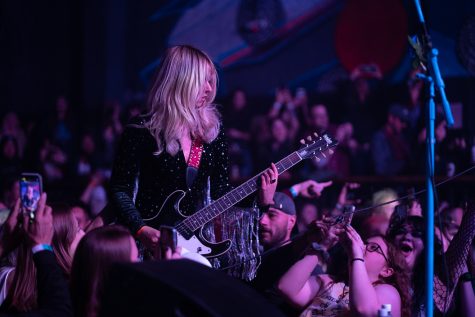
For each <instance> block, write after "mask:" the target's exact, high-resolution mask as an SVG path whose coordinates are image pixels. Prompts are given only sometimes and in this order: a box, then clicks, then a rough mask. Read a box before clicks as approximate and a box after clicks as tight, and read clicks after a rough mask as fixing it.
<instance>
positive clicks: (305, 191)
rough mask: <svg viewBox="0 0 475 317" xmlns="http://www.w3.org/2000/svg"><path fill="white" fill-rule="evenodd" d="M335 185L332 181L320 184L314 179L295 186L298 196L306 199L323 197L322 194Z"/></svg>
mask: <svg viewBox="0 0 475 317" xmlns="http://www.w3.org/2000/svg"><path fill="white" fill-rule="evenodd" d="M331 184H333V182H332V181H328V182H323V183H318V182H316V181H314V180H313V179H309V180H306V181H304V182H301V183H298V184H295V185H293V186H292V187H293V188H294V189H295V190H296V192H297V193H298V195H300V196H302V197H305V198H317V197H320V196H321V195H322V192H323V190H324V189H325V188H327V187H328V186H331Z"/></svg>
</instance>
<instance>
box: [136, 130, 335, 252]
mask: <svg viewBox="0 0 475 317" xmlns="http://www.w3.org/2000/svg"><path fill="white" fill-rule="evenodd" d="M301 143H302V144H303V147H302V148H301V149H299V150H297V151H295V152H293V153H291V154H290V155H288V156H287V157H285V158H283V159H282V160H280V161H279V162H277V163H276V164H275V165H276V167H277V171H278V172H279V175H280V174H282V173H283V172H285V171H286V170H288V169H290V168H291V167H293V166H294V165H296V164H297V163H299V162H300V161H302V160H304V159H307V158H314V159H316V160H320V159H321V157H326V155H330V154H332V153H333V151H332V150H331V149H332V148H334V147H336V146H337V144H338V142H337V141H335V140H333V139H332V137H331V136H330V135H328V134H324V135H322V136H321V137H318V136H317V134H316V133H315V139H312V137H307V141H304V140H301ZM261 174H262V172H261V173H259V174H258V175H256V176H254V177H253V178H251V179H249V180H248V181H246V182H245V183H243V184H242V185H240V186H239V187H236V188H234V189H233V190H231V191H230V192H228V193H227V194H225V195H224V196H222V197H221V198H219V199H217V200H215V201H214V202H212V203H211V204H209V205H208V206H206V207H203V208H202V209H200V210H198V211H197V212H195V213H194V214H193V215H191V216H188V217H187V216H185V215H183V213H182V212H181V211H180V201H181V200H182V199H183V198H184V197H185V195H186V192H185V191H183V190H176V191H174V192H173V193H171V194H170V195H169V196H168V197H167V198H166V199H165V201H164V202H163V204H162V207H161V208H160V210H159V211H158V212H157V214H156V215H154V216H153V217H151V218H148V219H144V221H145V223H146V224H147V225H149V226H151V227H154V228H157V229H158V228H159V226H160V225H171V226H173V227H174V228H175V229H176V230H177V238H178V241H177V245H178V246H181V247H182V248H185V249H186V250H188V251H189V252H191V253H197V254H199V255H201V256H204V257H205V258H214V257H218V256H220V255H222V254H223V253H225V252H226V251H228V250H229V248H230V247H231V243H232V242H231V240H224V241H221V242H218V243H212V242H209V241H207V240H206V239H205V238H204V237H203V234H202V229H203V226H204V225H205V224H206V223H208V222H210V221H211V220H213V219H214V218H216V217H217V216H219V215H220V214H222V213H223V212H225V211H226V210H228V209H229V208H231V207H232V206H234V205H235V204H237V203H238V202H240V201H241V200H243V199H244V198H246V197H247V196H249V195H250V194H252V193H253V192H255V191H256V190H257V189H258V184H259V183H258V181H259V178H260V176H261ZM170 210H174V212H176V213H177V214H178V217H179V218H180V220H179V221H178V222H177V223H175V224H165V223H160V224H158V223H156V221H157V218H158V216H159V215H160V214H161V213H162V212H170ZM175 218H176V217H175Z"/></svg>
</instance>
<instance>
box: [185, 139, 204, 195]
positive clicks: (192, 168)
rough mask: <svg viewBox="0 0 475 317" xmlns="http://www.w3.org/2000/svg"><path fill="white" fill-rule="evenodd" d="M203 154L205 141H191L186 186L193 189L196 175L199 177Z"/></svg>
mask: <svg viewBox="0 0 475 317" xmlns="http://www.w3.org/2000/svg"><path fill="white" fill-rule="evenodd" d="M202 154H203V141H201V140H200V139H193V140H192V141H191V149H190V156H189V157H188V162H187V165H188V166H187V167H186V186H188V188H191V186H192V185H193V183H194V182H195V179H196V175H198V168H199V167H200V161H201V155H202Z"/></svg>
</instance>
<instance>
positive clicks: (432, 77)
mask: <svg viewBox="0 0 475 317" xmlns="http://www.w3.org/2000/svg"><path fill="white" fill-rule="evenodd" d="M414 2H415V5H416V9H417V14H418V17H419V22H420V25H421V27H422V43H423V45H424V47H423V50H422V51H423V52H424V53H423V54H425V55H426V56H425V58H424V56H419V58H420V59H421V60H426V61H427V70H428V72H427V74H418V75H417V76H418V78H421V79H423V80H424V81H425V82H426V85H428V87H427V92H428V93H427V99H428V100H427V103H426V187H427V193H426V198H427V210H426V219H425V220H426V237H425V238H426V239H425V242H426V243H425V256H426V263H425V283H426V293H425V313H426V314H425V316H426V317H432V316H433V314H434V300H433V290H434V284H433V283H434V190H435V186H434V164H435V160H434V144H435V141H436V140H435V135H434V122H435V115H436V109H435V102H434V98H435V92H436V91H437V92H438V94H439V97H440V100H441V102H442V105H443V109H444V114H445V119H446V121H447V126H448V127H452V126H453V124H454V118H453V116H452V112H451V110H450V105H449V102H448V101H447V97H446V95H445V84H444V81H443V80H442V76H441V75H440V70H439V65H438V62H437V55H438V53H439V52H438V50H437V49H435V48H433V46H432V41H431V38H430V35H429V32H428V30H427V26H426V24H425V20H424V15H423V14H422V8H421V6H420V2H419V0H414Z"/></svg>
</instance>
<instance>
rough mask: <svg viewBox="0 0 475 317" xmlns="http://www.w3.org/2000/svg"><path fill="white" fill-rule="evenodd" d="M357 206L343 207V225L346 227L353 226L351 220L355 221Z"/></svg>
mask: <svg viewBox="0 0 475 317" xmlns="http://www.w3.org/2000/svg"><path fill="white" fill-rule="evenodd" d="M355 209H356V207H355V205H345V206H343V215H342V216H343V220H342V224H343V225H345V226H349V225H350V224H351V220H352V219H353V215H354V213H355Z"/></svg>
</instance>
